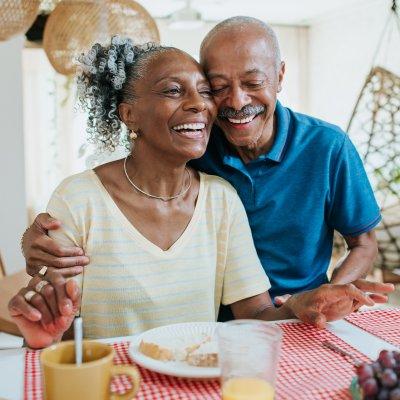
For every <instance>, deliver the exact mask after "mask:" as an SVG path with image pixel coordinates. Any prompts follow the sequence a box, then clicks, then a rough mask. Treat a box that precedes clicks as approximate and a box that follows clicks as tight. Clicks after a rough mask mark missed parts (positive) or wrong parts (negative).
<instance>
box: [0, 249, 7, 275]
mask: <svg viewBox="0 0 400 400" xmlns="http://www.w3.org/2000/svg"><path fill="white" fill-rule="evenodd" d="M5 276H6V267H5V265H4V262H3V258H2V257H1V253H0V278H4V277H5Z"/></svg>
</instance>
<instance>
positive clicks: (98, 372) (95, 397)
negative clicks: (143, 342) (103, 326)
mask: <svg viewBox="0 0 400 400" xmlns="http://www.w3.org/2000/svg"><path fill="white" fill-rule="evenodd" d="M113 358H114V349H113V348H112V347H111V346H109V345H107V344H105V343H99V342H90V341H86V340H84V341H83V362H82V364H81V365H79V366H78V365H76V364H75V350H74V342H73V341H68V342H62V343H59V344H56V345H53V346H51V347H49V348H47V349H45V350H43V351H42V354H41V355H40V361H41V364H42V374H43V393H44V398H45V399H46V400H72V399H74V400H83V399H84V400H109V399H112V400H117V399H119V400H128V399H132V398H134V397H135V395H136V394H137V392H138V390H139V385H140V375H139V372H138V370H137V368H136V367H134V366H132V365H113ZM115 375H129V376H130V377H131V378H132V388H131V389H130V390H129V391H128V392H126V393H124V394H122V395H119V394H112V393H111V392H110V382H111V377H113V376H115Z"/></svg>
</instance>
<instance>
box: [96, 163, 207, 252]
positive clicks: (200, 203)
mask: <svg viewBox="0 0 400 400" xmlns="http://www.w3.org/2000/svg"><path fill="white" fill-rule="evenodd" d="M90 172H91V176H92V178H93V180H94V182H95V183H96V185H97V186H98V188H99V189H100V192H101V195H102V197H103V199H104V201H105V203H106V205H107V207H108V208H109V210H110V211H111V212H112V214H113V215H114V216H115V218H116V219H117V220H119V221H120V222H121V223H122V224H123V226H124V227H125V229H126V230H127V231H128V233H129V234H130V236H131V237H132V238H133V239H134V240H135V241H136V242H137V243H138V244H140V245H141V247H142V248H144V249H145V250H147V251H149V252H151V253H153V254H155V255H157V256H164V257H173V256H174V255H176V253H177V252H179V251H180V250H181V249H182V248H183V247H184V245H185V244H186V243H187V241H188V240H189V239H190V237H191V233H192V232H193V230H194V229H195V227H196V225H197V224H198V221H199V219H200V216H201V214H202V210H203V208H204V198H205V196H204V189H205V188H204V186H205V182H204V176H203V173H201V172H199V175H200V185H199V193H198V195H197V200H196V204H195V207H194V211H193V215H192V217H191V219H190V221H189V223H188V224H187V226H186V228H185V230H184V231H183V232H182V234H181V235H180V236H179V238H178V239H177V240H176V241H175V242H174V243H173V244H172V246H171V247H169V248H168V249H167V250H163V249H162V248H161V247H159V246H157V245H156V244H154V243H153V242H152V241H151V240H150V239H148V238H147V237H146V236H144V235H143V234H142V233H141V232H140V231H139V230H138V229H136V228H135V226H134V225H133V224H132V223H131V222H130V221H129V219H128V218H127V217H126V216H125V214H124V213H123V212H122V211H121V209H120V208H119V207H118V205H117V203H116V202H115V201H114V199H113V198H112V196H111V195H110V193H109V192H108V190H107V189H106V188H105V186H104V185H103V183H102V182H101V180H100V178H99V177H98V175H97V174H96V172H95V171H94V170H93V169H92V170H90Z"/></svg>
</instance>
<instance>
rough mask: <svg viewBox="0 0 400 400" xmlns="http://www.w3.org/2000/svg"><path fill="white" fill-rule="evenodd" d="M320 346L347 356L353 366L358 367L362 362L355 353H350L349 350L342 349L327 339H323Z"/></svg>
mask: <svg viewBox="0 0 400 400" xmlns="http://www.w3.org/2000/svg"><path fill="white" fill-rule="evenodd" d="M322 346H324V347H326V348H328V349H330V350H332V351H334V352H335V353H338V354H340V355H341V356H343V357H347V358H348V359H350V360H351V363H352V364H353V365H354V366H355V367H358V366H359V365H361V364H362V361H361V360H360V359H359V358H357V356H356V355H354V354H353V353H350V352H349V351H346V350H343V349H342V348H340V347H339V346H337V345H336V344H334V343H332V342H330V341H329V340H324V341H323V342H322Z"/></svg>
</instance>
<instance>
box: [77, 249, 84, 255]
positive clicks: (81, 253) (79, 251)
mask: <svg viewBox="0 0 400 400" xmlns="http://www.w3.org/2000/svg"><path fill="white" fill-rule="evenodd" d="M78 256H83V250H82V249H80V248H79V249H78Z"/></svg>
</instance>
